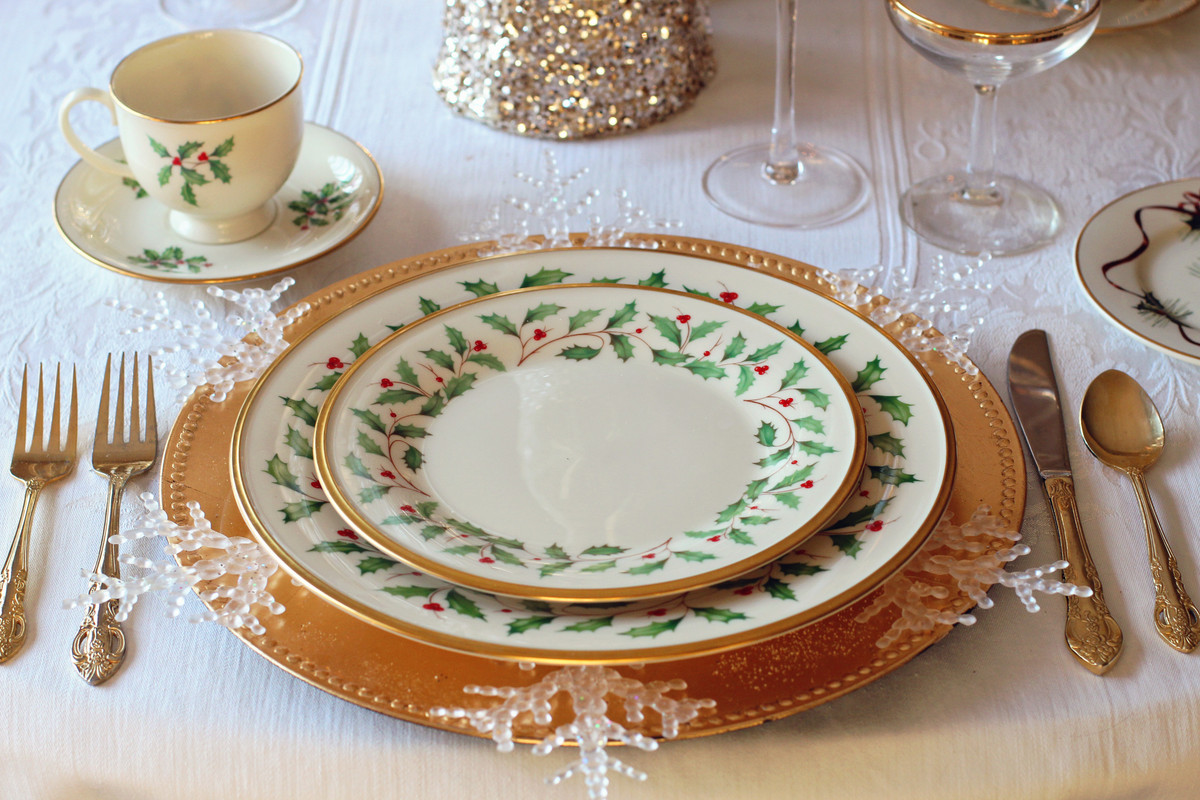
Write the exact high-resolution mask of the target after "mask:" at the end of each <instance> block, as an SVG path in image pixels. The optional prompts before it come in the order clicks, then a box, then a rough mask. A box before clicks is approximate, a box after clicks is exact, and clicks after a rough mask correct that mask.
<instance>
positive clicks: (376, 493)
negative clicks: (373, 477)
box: [358, 483, 392, 505]
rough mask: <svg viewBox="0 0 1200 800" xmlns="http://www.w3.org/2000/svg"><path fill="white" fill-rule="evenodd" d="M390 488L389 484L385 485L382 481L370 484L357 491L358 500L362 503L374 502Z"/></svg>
mask: <svg viewBox="0 0 1200 800" xmlns="http://www.w3.org/2000/svg"><path fill="white" fill-rule="evenodd" d="M391 490H392V487H391V486H387V485H385V484H382V483H375V484H372V485H370V486H368V487H367V488H365V489H363V490H362V491H360V492H359V493H358V502H360V503H362V504H363V505H366V504H367V503H374V502H375V501H376V500H378V499H379V498H381V497H383V496H384V495H385V494H387V493H388V492H390V491H391Z"/></svg>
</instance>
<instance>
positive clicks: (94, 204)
mask: <svg viewBox="0 0 1200 800" xmlns="http://www.w3.org/2000/svg"><path fill="white" fill-rule="evenodd" d="M98 150H99V152H101V153H103V154H105V155H107V156H111V157H113V158H120V157H121V152H122V151H121V142H120V140H118V139H113V140H112V141H110V142H107V143H105V144H103V145H101V146H100V147H99V148H98ZM382 198H383V176H382V175H381V174H380V172H379V166H378V165H377V164H376V163H375V160H374V159H373V158H372V157H371V154H370V153H368V152H367V151H366V150H365V149H364V148H363V147H362V146H361V145H359V144H357V143H356V142H354V141H353V140H351V139H348V138H347V137H345V136H343V135H342V134H340V133H338V132H337V131H334V130H331V129H329V128H325V127H322V126H320V125H316V124H314V123H311V122H306V123H305V124H304V141H303V143H302V144H301V146H300V156H299V158H298V159H297V161H296V168H295V169H294V170H293V171H292V175H291V177H289V178H288V180H287V183H285V184H284V185H283V188H282V189H280V190H279V194H277V195H276V196H275V198H274V201H273V202H274V203H275V204H276V206H277V212H276V214H275V221H274V222H273V223H271V226H270V227H268V228H267V229H266V230H265V231H263V232H262V233H260V234H258V235H257V236H254V237H252V238H250V239H247V240H245V241H242V242H235V243H233V244H199V243H196V242H189V241H188V240H186V239H184V238H183V237H181V236H180V235H179V234H178V233H176V232H175V231H174V230H173V229H172V228H171V226H170V225H169V224H168V223H167V208H166V207H165V206H163V205H161V204H159V203H157V202H155V201H154V200H152V199H150V197H148V196H147V195H146V194H145V192H143V191H142V188H141V186H139V185H138V182H137V181H135V180H134V179H132V178H121V177H119V176H117V175H110V174H108V173H107V172H101V171H100V170H98V169H95V168H93V167H91V166H88V165H87V164H85V163H84V162H82V161H79V162H76V164H75V166H73V167H71V169H70V171H68V172H67V176H66V177H65V178H63V181H62V183H61V184H60V185H59V187H58V193H57V194H56V195H55V197H54V219H55V223H56V224H57V225H58V230H59V233H61V234H62V235H63V238H65V239H66V240H67V243H68V244H70V245H71V247H73V248H74V249H75V250H76V251H77V252H79V254H80V255H82V256H83V257H84V258H87V259H88V260H90V261H93V262H95V263H97V264H99V265H100V266H102V267H107V268H108V269H111V270H113V271H115V272H120V273H122V274H124V275H130V276H132V277H134V278H144V279H146V280H152V281H166V282H170V283H225V282H228V281H244V280H250V279H252V278H259V277H262V276H264V275H270V274H272V273H274V272H281V271H283V270H287V269H291V268H292V267H296V266H299V265H300V264H304V263H306V262H308V261H312V260H313V259H315V258H319V257H320V256H323V255H325V254H326V253H328V252H329V251H331V250H335V249H337V248H338V247H341V246H342V245H344V244H345V243H346V242H348V241H350V240H351V239H353V238H354V237H355V236H357V235H358V234H359V233H360V232H361V231H362V229H363V228H365V227H366V225H367V223H368V222H370V221H371V218H372V217H374V216H375V212H376V211H377V210H378V209H379V202H380V200H381V199H382Z"/></svg>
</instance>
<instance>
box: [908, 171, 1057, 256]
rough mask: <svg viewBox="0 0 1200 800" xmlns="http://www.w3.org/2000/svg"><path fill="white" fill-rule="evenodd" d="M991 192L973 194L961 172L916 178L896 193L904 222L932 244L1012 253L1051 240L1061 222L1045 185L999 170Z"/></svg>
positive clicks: (974, 251)
mask: <svg viewBox="0 0 1200 800" xmlns="http://www.w3.org/2000/svg"><path fill="white" fill-rule="evenodd" d="M995 187H996V191H995V193H994V194H993V195H992V196H990V197H983V198H972V197H970V196H969V195H968V194H967V192H966V189H965V183H964V181H963V179H962V177H961V176H959V175H954V174H949V175H938V176H937V177H934V178H929V179H927V180H924V181H921V182H920V183H918V184H915V185H914V186H912V188H910V189H909V190H908V191H907V192H905V193H904V196H903V197H902V198H901V199H900V216H901V218H902V219H903V220H904V224H906V225H907V226H908V227H910V228H912V229H913V230H914V231H915V232H916V233H917V235H918V236H920V237H921V238H922V239H924V240H926V241H927V242H929V243H930V244H935V245H937V246H938V247H941V248H943V249H945V250H952V251H954V252H956V253H963V254H966V255H979V254H981V253H988V254H990V255H993V256H1004V255H1015V254H1017V253H1024V252H1028V251H1029V250H1035V249H1037V248H1039V247H1042V246H1043V245H1046V244H1049V243H1050V241H1051V240H1053V239H1054V237H1055V236H1056V235H1057V234H1058V231H1059V229H1061V228H1062V212H1061V211H1060V210H1059V208H1058V203H1056V202H1055V201H1054V198H1053V197H1051V196H1050V195H1049V194H1048V193H1047V192H1046V191H1045V190H1043V189H1040V188H1038V187H1037V186H1034V185H1033V184H1031V183H1028V182H1026V181H1023V180H1021V179H1020V178H1014V177H1012V176H1009V175H997V176H996V179H995Z"/></svg>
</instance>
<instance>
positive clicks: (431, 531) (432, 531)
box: [383, 518, 479, 550]
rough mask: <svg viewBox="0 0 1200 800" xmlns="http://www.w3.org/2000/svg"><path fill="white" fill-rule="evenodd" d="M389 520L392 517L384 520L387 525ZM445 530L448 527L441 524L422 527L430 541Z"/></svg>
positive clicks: (422, 536)
mask: <svg viewBox="0 0 1200 800" xmlns="http://www.w3.org/2000/svg"><path fill="white" fill-rule="evenodd" d="M389 521H390V518H389V519H385V520H384V521H383V523H384V524H385V525H387V524H389ZM445 532H446V528H444V527H442V526H440V525H426V526H425V527H424V528H421V538H422V539H424V540H425V541H427V542H428V541H429V540H430V539H436V538H437V537H439V536H441V535H442V534H443V533H445ZM463 547H466V548H468V549H470V550H478V549H479V548H477V547H475V546H474V545H469V544H468V545H463Z"/></svg>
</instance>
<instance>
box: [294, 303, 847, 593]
mask: <svg viewBox="0 0 1200 800" xmlns="http://www.w3.org/2000/svg"><path fill="white" fill-rule="evenodd" d="M313 443H314V446H315V450H316V468H317V475H318V477H319V479H320V482H321V485H322V488H323V489H324V490H325V492H326V494H328V495H329V498H330V501H331V502H332V503H333V505H334V507H335V508H336V509H337V511H338V513H340V514H341V515H342V517H343V518H344V519H345V520H346V521H347V522H348V523H349V524H350V526H351V527H352V528H354V529H355V530H356V531H357V532H358V533H359V534H361V535H362V537H363V538H364V539H365V540H366V541H368V542H369V543H370V544H371V545H373V546H374V547H376V548H377V549H378V550H379V551H380V552H382V553H384V554H385V555H388V556H391V557H393V558H396V559H399V560H400V561H403V562H405V563H407V564H411V565H412V566H414V567H416V568H417V569H419V570H421V571H422V572H425V573H428V574H429V575H432V576H434V577H438V578H441V579H443V580H447V581H451V582H453V583H456V584H458V585H460V586H468V587H471V588H474V589H478V590H481V591H486V592H492V593H496V594H503V595H508V596H515V597H529V598H534V599H537V600H546V601H562V602H571V601H585V600H586V601H605V602H613V601H622V600H635V599H641V598H647V597H660V596H664V595H669V594H677V593H679V592H682V591H685V590H688V589H695V588H698V587H701V586H707V585H710V584H713V583H717V582H718V581H723V580H728V579H730V578H735V577H737V576H738V575H741V574H742V573H744V572H748V571H749V570H752V569H754V568H756V567H759V566H761V565H763V564H765V563H768V562H770V561H773V560H775V559H776V558H778V557H780V556H782V555H784V554H785V553H787V552H789V551H791V550H793V549H795V548H796V547H798V546H799V545H800V544H801V542H803V541H804V540H805V539H807V538H808V537H809V536H812V535H813V534H815V533H817V532H818V531H819V530H821V528H822V527H824V526H825V525H826V524H827V523H828V522H830V521H831V520H832V519H833V518H834V516H835V515H836V514H837V513H838V511H839V509H840V508H841V507H842V505H843V504H845V502H846V501H847V500H848V499H849V498H850V496H851V494H852V493H854V492H856V491H857V489H858V484H859V480H860V477H861V473H862V469H863V464H864V461H865V458H866V454H865V444H866V441H865V434H864V424H863V418H862V413H861V411H860V409H859V404H858V401H857V399H856V398H855V397H854V393H853V391H852V390H851V388H850V384H849V382H848V381H847V380H846V379H845V378H844V377H842V375H841V374H839V373H838V372H836V371H835V370H834V368H833V366H832V365H831V364H829V362H828V360H827V359H826V358H825V357H824V356H823V355H821V353H820V352H818V351H817V350H816V349H815V348H813V347H812V345H810V344H808V343H806V342H804V341H803V340H802V339H800V338H799V336H797V335H796V334H795V333H792V332H790V331H788V330H786V329H785V328H783V327H781V326H779V325H776V324H775V323H772V322H768V321H767V320H764V319H762V318H761V317H757V316H755V315H753V314H751V313H749V312H747V311H744V310H742V309H739V308H737V307H736V306H732V305H730V304H728V303H722V302H721V301H720V300H718V299H714V298H706V297H696V296H694V295H688V294H684V293H681V292H675V291H670V290H667V289H662V288H655V287H649V286H620V285H608V284H603V283H590V284H577V285H563V286H543V287H535V288H527V289H517V290H514V291H511V292H505V293H498V294H493V295H489V296H486V297H482V298H478V299H475V300H471V301H468V302H466V303H463V304H460V305H457V306H453V307H451V308H447V309H444V310H442V311H438V312H435V313H433V314H431V315H430V316H427V317H425V318H423V319H421V320H418V321H417V322H414V323H412V324H411V325H407V326H405V327H403V328H401V329H400V330H399V331H397V332H396V333H394V334H392V335H391V336H389V337H388V338H386V339H384V340H383V341H382V342H380V343H379V344H377V345H376V346H375V347H373V348H371V349H370V350H369V351H367V352H366V353H364V354H363V356H362V357H360V358H358V359H357V360H355V362H354V364H353V365H352V366H350V367H349V368H348V369H347V370H346V372H345V374H344V375H343V376H342V377H341V379H340V380H338V381H337V383H336V385H335V386H334V387H333V389H332V390H331V391H330V393H329V397H328V398H327V400H326V401H325V403H324V404H323V405H322V407H321V411H320V414H319V416H318V418H317V425H316V432H315V434H314V437H313Z"/></svg>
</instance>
